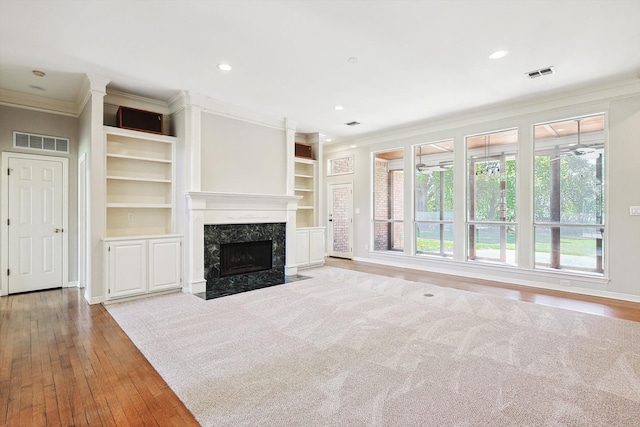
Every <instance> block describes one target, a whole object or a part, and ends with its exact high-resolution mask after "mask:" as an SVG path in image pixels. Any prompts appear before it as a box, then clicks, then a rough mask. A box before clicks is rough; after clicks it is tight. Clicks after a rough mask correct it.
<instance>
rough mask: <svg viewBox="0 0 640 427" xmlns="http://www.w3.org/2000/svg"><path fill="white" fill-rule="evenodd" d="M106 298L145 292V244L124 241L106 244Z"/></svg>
mask: <svg viewBox="0 0 640 427" xmlns="http://www.w3.org/2000/svg"><path fill="white" fill-rule="evenodd" d="M106 246H107V247H106V250H107V258H108V262H107V264H108V266H107V268H108V270H107V271H108V278H107V283H108V286H109V287H108V291H107V297H108V298H109V299H111V298H118V297H125V296H129V295H138V294H142V293H145V292H146V291H147V242H146V241H145V240H126V241H122V242H109V243H106Z"/></svg>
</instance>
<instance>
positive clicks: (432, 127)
mask: <svg viewBox="0 0 640 427" xmlns="http://www.w3.org/2000/svg"><path fill="white" fill-rule="evenodd" d="M638 95H640V77H634V78H630V79H624V80H619V81H615V82H610V83H603V84H592V85H590V86H589V87H586V88H582V89H576V90H570V91H563V92H558V93H555V94H553V95H549V96H543V97H537V98H532V99H528V100H522V101H517V102H510V103H504V104H500V105H496V106H493V107H481V108H475V109H473V110H470V111H467V112H461V113H458V114H451V115H447V116H445V117H441V118H439V119H434V120H430V121H425V122H421V123H418V124H413V125H408V126H404V127H402V128H396V129H392V130H388V131H382V132H377V133H373V134H370V135H366V136H363V137H360V138H353V139H350V140H344V141H340V142H338V143H335V144H330V145H328V146H327V147H326V148H328V149H329V150H330V151H343V150H344V149H346V147H349V146H351V145H356V146H357V147H362V146H368V145H373V144H377V143H382V142H389V141H393V140H399V139H405V138H413V137H419V136H422V135H425V134H427V133H434V132H441V131H447V130H449V129H460V128H463V127H468V126H474V125H478V124H482V123H487V122H495V121H498V120H505V119H510V120H511V119H517V118H519V117H525V116H529V115H532V114H536V113H541V112H545V111H546V112H548V111H553V110H558V109H564V108H568V107H579V106H583V105H587V104H593V103H597V102H600V103H608V102H611V101H613V100H617V99H623V98H628V97H633V96H638Z"/></svg>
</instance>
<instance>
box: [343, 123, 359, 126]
mask: <svg viewBox="0 0 640 427" xmlns="http://www.w3.org/2000/svg"><path fill="white" fill-rule="evenodd" d="M359 124H360V122H349V123H345V125H347V126H358V125H359Z"/></svg>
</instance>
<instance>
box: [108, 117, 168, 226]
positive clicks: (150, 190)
mask: <svg viewBox="0 0 640 427" xmlns="http://www.w3.org/2000/svg"><path fill="white" fill-rule="evenodd" d="M104 129H105V150H106V153H105V162H106V165H105V171H106V177H105V179H106V230H105V236H106V237H107V238H109V237H131V236H162V235H168V234H171V233H173V231H174V226H173V223H174V206H175V200H174V181H175V168H174V164H173V161H174V158H175V142H176V138H175V137H172V136H166V135H156V134H151V133H146V132H138V131H133V130H128V129H120V128H114V127H109V126H105V128H104Z"/></svg>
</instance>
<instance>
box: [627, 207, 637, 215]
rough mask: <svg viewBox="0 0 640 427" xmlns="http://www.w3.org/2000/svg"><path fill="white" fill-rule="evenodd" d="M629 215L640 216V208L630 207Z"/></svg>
mask: <svg viewBox="0 0 640 427" xmlns="http://www.w3.org/2000/svg"><path fill="white" fill-rule="evenodd" d="M629 215H632V216H636V215H640V206H629Z"/></svg>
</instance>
